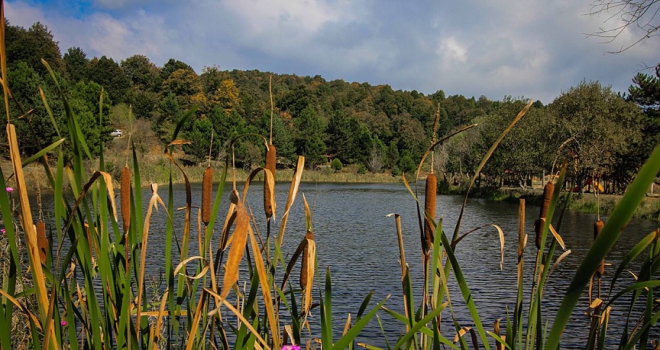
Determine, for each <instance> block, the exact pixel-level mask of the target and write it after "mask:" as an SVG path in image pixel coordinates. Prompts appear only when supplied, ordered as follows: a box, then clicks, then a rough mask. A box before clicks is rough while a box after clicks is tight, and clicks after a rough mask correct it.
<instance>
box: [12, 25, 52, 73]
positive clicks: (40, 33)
mask: <svg viewBox="0 0 660 350" xmlns="http://www.w3.org/2000/svg"><path fill="white" fill-rule="evenodd" d="M5 35H6V36H5V38H6V39H5V42H6V47H5V49H6V52H7V66H8V67H10V68H11V67H13V66H14V65H15V64H17V63H18V62H25V63H27V65H28V66H29V67H31V68H32V69H34V70H35V71H36V72H37V73H38V74H39V75H41V76H42V77H46V76H47V74H48V71H47V70H46V67H45V66H44V65H43V64H42V63H41V59H44V60H46V62H48V64H49V65H50V66H51V68H53V70H55V71H56V72H58V73H62V72H63V71H64V62H63V61H62V55H61V53H60V48H59V46H58V43H57V41H55V40H53V34H52V33H51V32H50V31H49V30H48V28H47V27H46V26H45V25H43V24H42V23H40V22H36V23H34V24H33V25H32V26H31V27H30V29H28V30H25V29H24V28H22V27H16V26H11V25H9V23H7V27H6V34H5Z"/></svg>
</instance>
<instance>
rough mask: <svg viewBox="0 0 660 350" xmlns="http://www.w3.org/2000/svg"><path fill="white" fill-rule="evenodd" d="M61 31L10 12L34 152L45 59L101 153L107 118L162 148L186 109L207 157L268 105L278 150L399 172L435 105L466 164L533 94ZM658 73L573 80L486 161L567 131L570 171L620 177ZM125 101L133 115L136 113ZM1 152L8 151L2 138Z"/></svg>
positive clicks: (531, 169)
mask: <svg viewBox="0 0 660 350" xmlns="http://www.w3.org/2000/svg"><path fill="white" fill-rule="evenodd" d="M55 39H56V38H53V36H52V34H51V33H50V32H49V30H48V28H46V27H45V26H44V25H42V24H40V23H35V24H34V25H33V26H32V27H30V28H29V29H25V28H21V27H17V26H12V25H10V24H8V25H7V31H6V41H7V45H6V46H7V62H8V69H9V75H8V81H9V86H10V89H11V91H12V93H13V94H14V96H15V98H16V101H18V102H19V103H20V107H19V108H14V109H12V112H13V113H14V114H15V117H18V116H19V115H22V114H23V113H25V112H27V111H28V110H30V109H33V111H32V112H31V113H30V114H29V115H28V116H27V117H25V118H23V119H22V120H21V122H18V123H17V124H18V128H19V133H20V134H21V135H20V139H21V147H22V150H23V152H24V153H26V154H33V153H35V152H36V151H37V150H38V149H40V148H41V147H43V146H44V145H45V144H47V143H49V142H52V141H53V140H56V139H58V138H59V135H61V136H62V137H66V132H67V128H66V123H67V120H65V118H64V117H63V116H64V112H63V111H64V104H63V102H62V98H61V97H60V96H59V94H58V90H57V89H56V87H55V84H54V83H53V81H54V80H53V78H52V77H51V76H50V74H49V72H48V70H47V69H46V67H45V66H44V65H43V64H42V63H41V62H40V60H41V58H43V59H45V61H46V62H48V64H49V65H50V67H51V68H52V70H53V73H54V77H55V79H56V80H57V81H58V83H59V85H60V86H61V88H62V90H63V93H64V96H65V97H66V98H67V100H68V101H69V104H70V106H71V108H72V109H73V111H74V112H75V114H76V115H77V117H78V121H79V123H80V124H81V126H82V127H83V129H84V132H85V133H86V135H85V138H86V140H87V142H88V144H89V146H90V149H91V150H92V152H93V153H94V154H97V153H98V145H99V144H100V141H101V140H105V141H109V140H110V138H111V136H110V132H111V131H112V130H115V129H121V130H123V131H124V132H129V131H131V130H128V129H129V125H132V127H133V129H134V130H132V131H133V133H134V136H135V141H136V143H137V144H138V145H140V143H141V142H146V141H144V140H145V138H144V136H145V134H146V133H147V131H149V132H153V133H155V135H157V137H158V140H160V142H161V144H160V146H161V147H162V146H163V145H165V144H166V142H169V141H171V137H172V133H173V131H174V129H175V127H176V125H177V123H178V122H179V120H181V118H182V117H183V116H184V115H186V113H188V112H189V111H191V112H192V115H191V116H190V117H189V118H188V121H187V122H186V123H185V125H184V126H183V128H182V132H181V134H180V135H179V138H182V139H186V140H190V141H192V144H190V145H188V146H185V148H184V150H185V152H186V158H188V159H189V160H191V161H199V160H203V159H205V158H206V157H207V155H208V152H209V149H211V152H212V157H213V158H217V157H220V156H222V155H223V154H224V149H223V147H222V146H223V145H224V144H225V143H226V142H227V140H229V139H231V138H232V137H233V136H236V135H239V134H259V135H262V136H264V137H265V138H266V139H269V138H270V116H271V110H272V111H273V125H272V142H273V144H274V145H275V146H276V148H277V151H278V157H279V158H280V161H281V162H282V163H286V162H287V160H291V159H294V157H295V155H296V154H302V155H305V156H306V157H307V164H309V165H310V166H316V165H320V164H325V163H327V162H328V161H329V159H337V160H338V161H340V162H341V163H342V164H357V165H358V166H359V167H361V168H362V169H364V170H365V171H366V170H369V171H373V172H379V171H384V170H386V169H387V170H391V171H392V172H393V173H394V174H396V173H399V172H401V171H406V172H410V171H413V170H414V168H415V167H416V163H417V162H418V161H419V160H420V158H421V155H422V154H423V152H424V151H425V150H426V149H427V148H428V147H429V146H430V144H431V139H432V133H433V125H434V119H435V114H436V111H438V108H439V116H440V118H439V120H440V123H439V128H438V132H437V133H438V135H437V136H438V137H442V136H443V135H447V134H448V133H449V132H451V131H452V130H455V129H457V128H459V127H461V126H464V125H468V124H472V123H478V124H479V125H478V127H476V128H473V129H471V130H470V131H468V132H465V133H462V134H459V135H458V136H456V137H454V138H452V139H450V140H449V141H448V142H447V143H445V144H444V145H442V146H441V147H438V149H437V152H436V157H435V160H436V161H435V166H436V168H437V170H438V171H439V172H443V173H447V174H450V173H469V172H471V171H473V169H474V168H475V167H476V165H477V164H478V162H479V161H480V159H481V157H482V156H483V155H484V154H485V152H486V151H487V150H488V148H489V147H490V145H491V144H492V143H493V142H494V140H495V139H496V138H497V137H498V136H499V134H500V133H501V132H502V130H504V128H505V127H506V126H507V124H508V123H509V122H510V121H511V120H512V119H513V118H514V117H515V116H516V114H517V113H518V112H519V111H520V110H521V109H522V108H523V107H524V105H525V104H526V102H527V100H526V99H523V98H510V97H504V98H503V100H501V101H492V100H488V99H487V98H485V97H480V98H478V99H477V98H475V97H464V96H460V95H453V96H445V93H444V92H443V90H438V91H437V92H435V93H433V94H431V95H425V94H422V93H419V92H417V91H414V90H413V91H400V90H397V91H395V90H393V89H392V88H391V87H390V86H388V85H377V86H373V85H370V84H368V83H356V82H346V81H343V80H332V81H327V80H325V79H324V78H323V77H321V76H315V77H300V76H296V75H290V74H277V73H270V72H260V71H257V70H250V71H240V70H231V71H228V70H223V69H222V68H221V67H205V68H204V69H203V70H202V71H201V72H195V70H194V69H193V68H192V67H191V66H189V65H188V64H186V63H185V62H182V61H179V60H177V59H175V58H172V59H170V60H169V61H167V62H165V63H164V64H163V65H162V67H161V66H158V65H156V64H155V63H153V62H151V61H150V59H149V58H148V57H146V56H143V55H134V56H131V57H129V58H127V59H125V60H122V61H119V62H118V61H115V60H114V59H113V58H109V57H105V56H103V57H100V58H99V57H93V58H89V57H87V55H86V54H85V52H84V51H83V50H82V49H80V48H77V47H73V48H69V49H68V50H67V51H66V52H65V53H64V54H61V53H60V49H59V47H58V45H57V41H55ZM632 78H633V77H631V79H632ZM631 81H632V80H631ZM658 86H660V83H658V77H657V76H649V75H643V74H642V75H640V76H637V77H635V81H634V83H633V85H632V86H631V89H630V93H629V94H627V95H626V96H625V97H624V96H620V95H619V94H617V93H615V92H613V91H612V90H611V89H610V88H609V87H607V86H605V85H601V83H599V82H589V81H583V82H581V83H579V84H578V85H577V86H575V87H567V89H566V91H565V92H563V93H562V94H561V95H560V96H559V97H558V98H557V99H556V100H555V101H553V102H552V103H551V104H549V105H547V106H543V105H542V104H540V103H535V104H534V106H533V107H532V109H531V110H530V111H529V112H528V114H527V115H526V116H525V117H524V118H523V120H522V121H521V122H520V123H519V125H518V126H516V128H514V130H513V131H512V133H511V134H510V135H509V136H507V138H506V139H505V141H504V142H503V143H502V145H501V146H500V148H499V149H498V151H497V152H496V153H495V155H494V157H493V159H492V160H491V162H490V163H489V166H488V168H487V169H486V170H485V171H484V174H485V175H487V177H488V178H489V179H491V180H492V181H493V182H494V183H495V182H497V181H499V180H497V179H500V180H501V179H504V178H510V179H511V178H512V179H524V178H525V177H527V176H529V175H531V174H537V175H538V174H540V173H542V172H543V171H546V172H549V171H551V170H552V165H553V160H554V159H555V156H556V154H557V152H558V150H560V146H561V145H562V144H563V146H562V147H561V152H560V155H565V156H566V157H568V158H570V159H572V160H578V159H579V162H577V163H576V164H577V168H576V170H577V171H576V175H579V176H586V175H588V174H603V176H608V177H610V178H612V179H618V181H619V182H620V183H625V182H626V181H627V179H629V178H630V176H631V175H632V174H634V172H635V171H636V169H637V166H638V165H639V164H640V162H641V160H642V159H643V158H644V157H645V156H646V155H647V154H648V153H649V152H650V149H651V148H652V147H653V146H654V145H655V144H657V143H658V131H659V129H658V124H659V123H658V119H659V118H658V116H657V106H658V102H657V101H658V97H657V93H656V97H655V98H656V100H655V101H653V98H651V103H649V98H648V96H647V95H648V94H649V91H660V89H658ZM40 88H41V89H42V91H43V95H44V97H45V100H46V101H47V103H48V106H49V108H50V110H51V111H52V116H53V118H52V119H51V117H50V116H49V113H48V110H47V108H46V107H45V105H44V102H43V101H42V97H41V94H40V90H39V89H40ZM102 88H103V90H104V95H103V96H104V101H103V110H102V113H101V114H102V117H101V118H100V119H101V121H100V125H99V96H100V94H101V89H102ZM447 89H450V87H447ZM653 89H655V90H653ZM271 91H272V106H273V108H272V109H271V98H270V96H271V93H270V92H271ZM636 102H637V103H639V104H637V103H636ZM129 106H130V107H129ZM642 107H645V108H642ZM129 113H130V114H131V115H132V117H133V118H134V119H135V122H134V123H129V122H128V120H129ZM51 120H54V122H55V125H54V124H53V122H51ZM28 121H29V122H30V123H28ZM136 127H137V128H138V129H137V130H136ZM140 127H141V128H142V129H139V128H140ZM30 128H31V129H32V130H33V131H34V134H35V135H37V139H38V141H35V138H34V137H32V136H31V132H30V131H29V130H30ZM212 133H213V138H212V137H211V134H212ZM211 139H213V146H212V147H210V146H211V145H210V141H211ZM567 140H568V141H567ZM142 147H143V148H148V147H147V146H145V145H142ZM2 152H3V153H4V154H5V155H6V152H7V151H6V149H5V148H4V147H3V148H2ZM263 152H264V147H263V139H260V138H259V137H256V136H251V137H246V138H243V139H241V141H240V142H239V144H238V147H237V148H236V159H237V160H238V162H239V163H240V164H242V165H243V166H244V167H250V166H258V165H260V164H261V163H262V161H263Z"/></svg>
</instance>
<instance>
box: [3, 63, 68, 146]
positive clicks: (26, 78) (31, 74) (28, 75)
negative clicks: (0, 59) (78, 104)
mask: <svg viewBox="0 0 660 350" xmlns="http://www.w3.org/2000/svg"><path fill="white" fill-rule="evenodd" d="M7 82H8V84H9V88H10V89H11V91H12V94H13V96H14V98H15V99H16V101H18V102H19V103H20V108H19V106H18V105H16V104H14V103H12V102H10V111H11V118H12V121H13V122H14V123H15V125H16V129H17V130H16V132H17V134H18V136H19V137H18V142H19V147H20V149H21V151H22V152H24V153H25V154H28V155H32V154H34V153H36V152H38V151H40V150H41V147H43V146H46V145H47V144H50V143H52V142H53V141H55V140H56V139H58V137H57V133H56V129H55V127H54V126H53V123H52V122H51V119H50V117H49V116H48V113H47V112H46V109H45V107H44V105H43V103H42V101H41V98H40V94H39V87H41V88H42V89H43V91H44V95H45V96H46V99H47V101H48V102H49V105H50V107H51V109H52V111H53V114H54V115H55V118H58V117H60V116H61V115H63V112H64V107H63V104H62V101H61V99H60V98H59V96H58V95H57V93H54V88H53V85H52V84H51V83H50V82H51V80H50V79H48V80H44V79H43V78H42V76H40V75H39V73H38V72H37V71H36V70H34V69H33V68H32V67H30V66H28V64H27V63H26V62H19V63H17V64H16V65H15V66H14V68H13V69H11V70H9V72H8V76H7ZM61 83H64V82H63V81H62V82H61ZM30 109H32V110H33V111H32V113H30V114H28V115H27V116H25V117H24V118H21V119H17V118H18V117H19V116H21V115H23V114H24V113H26V112H27V111H28V110H30ZM0 111H2V114H3V115H4V114H5V106H4V104H2V105H0ZM58 124H59V125H58V126H59V127H60V130H61V129H62V128H63V126H64V125H65V124H64V122H62V123H58ZM2 138H3V139H2V141H0V142H3V143H5V144H6V139H5V138H6V135H4V134H3V135H2ZM3 150H4V149H3Z"/></svg>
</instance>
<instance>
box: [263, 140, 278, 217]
mask: <svg viewBox="0 0 660 350" xmlns="http://www.w3.org/2000/svg"><path fill="white" fill-rule="evenodd" d="M276 164H277V151H276V150H275V146H274V145H273V144H269V145H268V150H266V165H265V166H264V168H266V169H268V170H270V172H271V174H273V178H275V165H276ZM273 191H275V189H274V188H270V185H269V183H268V181H266V180H264V212H265V213H266V217H268V218H270V217H271V216H273V211H274V210H273V203H272V201H271V198H272V196H271V194H272V192H273Z"/></svg>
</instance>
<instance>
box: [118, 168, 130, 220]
mask: <svg viewBox="0 0 660 350" xmlns="http://www.w3.org/2000/svg"><path fill="white" fill-rule="evenodd" d="M120 200H121V219H122V220H123V222H124V232H128V227H129V226H130V224H131V172H130V170H128V166H124V169H122V170H121V194H120Z"/></svg>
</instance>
